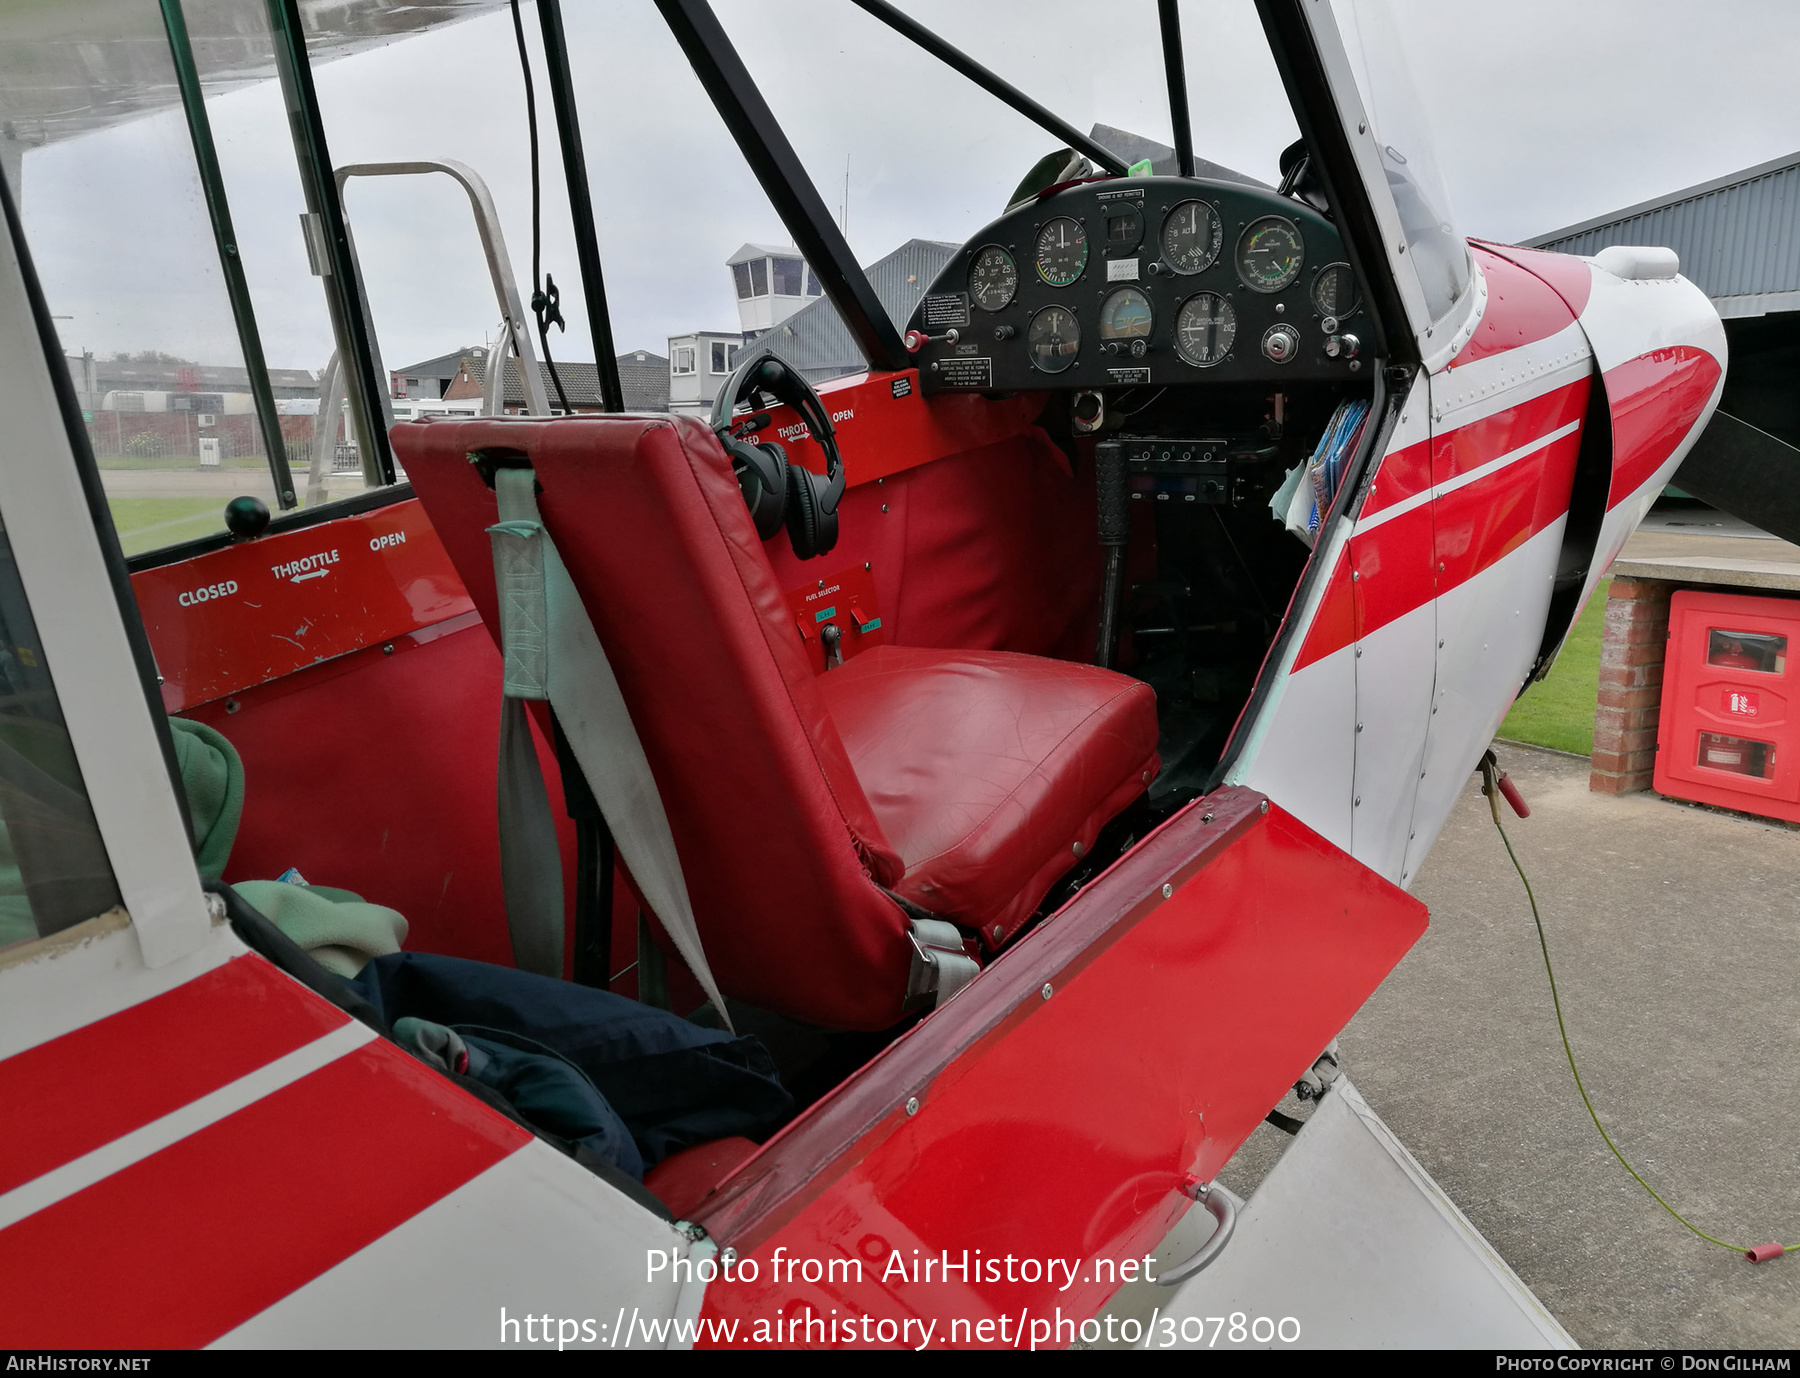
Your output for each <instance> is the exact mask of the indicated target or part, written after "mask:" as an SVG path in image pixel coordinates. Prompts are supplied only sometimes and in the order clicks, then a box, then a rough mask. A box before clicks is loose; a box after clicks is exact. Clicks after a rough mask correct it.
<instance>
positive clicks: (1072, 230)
mask: <svg viewBox="0 0 1800 1378" xmlns="http://www.w3.org/2000/svg"><path fill="white" fill-rule="evenodd" d="M1087 260H1088V242H1087V231H1086V230H1084V229H1082V228H1081V222H1080V221H1079V220H1071V219H1070V218H1069V217H1068V216H1066V215H1059V216H1057V217H1056V219H1054V220H1052V221H1050V222H1049V224H1047V225H1045V226H1044V228H1043V229H1041V230H1039V231H1038V237H1037V270H1038V276H1039V277H1041V278H1042V279H1043V280H1044V281H1045V282H1047V283H1049V284H1050V285H1051V286H1052V287H1067V286H1068V285H1069V284H1070V283H1072V282H1074V281H1075V280H1076V279H1077V278H1079V277H1080V276H1081V275H1082V273H1083V272H1085V271H1086V270H1087Z"/></svg>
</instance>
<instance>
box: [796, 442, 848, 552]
mask: <svg viewBox="0 0 1800 1378" xmlns="http://www.w3.org/2000/svg"><path fill="white" fill-rule="evenodd" d="M828 483H829V480H827V479H824V478H821V477H820V476H819V475H818V474H815V473H813V471H812V470H810V469H807V468H804V467H803V466H801V465H798V464H790V465H789V466H788V502H787V529H788V540H789V541H790V542H791V543H792V544H793V547H794V554H795V555H796V556H798V557H799V558H800V559H802V560H810V559H812V558H813V556H815V555H823V554H825V552H826V551H828V550H830V549H831V548H832V547H833V546H834V545H836V544H837V537H838V519H837V513H836V512H827V511H826V510H825V509H824V506H823V504H821V502H820V501H819V497H820V494H821V493H823V492H824V490H825V488H826V487H827V485H828Z"/></svg>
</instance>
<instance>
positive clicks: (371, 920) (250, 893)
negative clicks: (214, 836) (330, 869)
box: [231, 880, 406, 978]
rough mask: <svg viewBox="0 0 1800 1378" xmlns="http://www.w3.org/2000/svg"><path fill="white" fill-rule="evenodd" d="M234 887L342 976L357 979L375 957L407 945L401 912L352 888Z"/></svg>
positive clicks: (280, 883)
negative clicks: (369, 898) (350, 889)
mask: <svg viewBox="0 0 1800 1378" xmlns="http://www.w3.org/2000/svg"><path fill="white" fill-rule="evenodd" d="M231 888H232V889H233V890H236V891H237V892H238V894H240V895H242V896H243V898H244V900H245V902H246V903H248V904H249V905H250V906H251V908H253V909H256V910H258V911H259V912H260V913H261V914H262V915H263V917H265V918H266V919H268V920H269V922H270V923H272V924H274V925H275V926H276V927H277V928H279V929H280V930H281V931H282V932H283V933H285V934H287V935H288V937H290V938H292V939H293V940H294V941H295V942H297V943H298V944H300V946H301V947H303V948H305V949H306V951H307V954H308V955H309V956H311V957H312V959H313V960H314V961H315V962H317V963H318V964H319V965H320V966H322V967H324V968H325V969H326V970H327V971H333V972H336V973H337V974H338V975H339V976H343V977H346V978H349V977H354V976H355V975H356V973H357V972H359V971H361V970H362V969H363V967H364V966H366V965H367V964H368V962H369V960H370V959H371V958H373V957H385V956H388V955H389V954H390V953H395V952H398V951H399V950H400V944H401V943H403V942H405V941H406V920H405V919H404V918H402V917H401V916H400V914H399V913H398V912H397V911H395V910H392V909H389V908H388V907H387V906H386V905H385V904H369V903H367V902H365V901H364V900H363V899H362V898H361V897H360V896H357V895H353V894H351V893H350V891H348V890H333V889H329V888H327V887H326V886H323V885H295V884H293V883H292V882H290V881H285V880H240V881H238V882H236V883H235V884H234V885H233V886H232V887H231Z"/></svg>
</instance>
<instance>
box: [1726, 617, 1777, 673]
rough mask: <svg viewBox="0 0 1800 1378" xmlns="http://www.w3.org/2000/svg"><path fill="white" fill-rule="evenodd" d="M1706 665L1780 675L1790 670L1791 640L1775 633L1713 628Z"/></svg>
mask: <svg viewBox="0 0 1800 1378" xmlns="http://www.w3.org/2000/svg"><path fill="white" fill-rule="evenodd" d="M1706 663H1707V664H1708V665H1718V666H1722V667H1723V668H1725V669H1727V670H1752V671H1755V672H1756V673H1757V674H1762V675H1779V674H1781V673H1783V672H1784V671H1785V670H1786V669H1787V638H1786V637H1785V636H1778V635H1776V634H1774V633H1772V632H1734V631H1730V630H1728V629H1726V628H1722V627H1709V628H1707V631H1706Z"/></svg>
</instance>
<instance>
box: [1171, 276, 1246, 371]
mask: <svg viewBox="0 0 1800 1378" xmlns="http://www.w3.org/2000/svg"><path fill="white" fill-rule="evenodd" d="M1236 339H1237V308H1235V307H1234V306H1232V304H1231V302H1230V300H1229V299H1228V298H1226V297H1222V296H1220V295H1219V294H1218V293H1217V292H1199V293H1196V294H1195V295H1194V296H1191V297H1189V298H1188V299H1187V300H1186V301H1184V302H1182V303H1181V310H1180V311H1178V312H1176V313H1175V352H1176V353H1177V354H1179V355H1180V356H1181V357H1182V359H1183V360H1184V361H1185V362H1187V363H1190V364H1192V365H1193V366H1194V367H1195V368H1211V367H1212V366H1213V365H1214V364H1216V363H1218V362H1219V361H1220V360H1221V359H1223V358H1224V357H1225V356H1226V355H1227V354H1229V353H1231V346H1232V342H1233V341H1235V340H1236Z"/></svg>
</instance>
